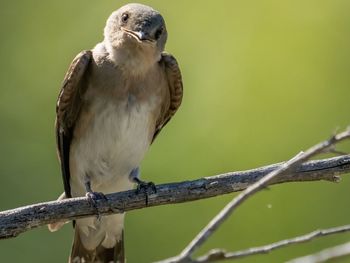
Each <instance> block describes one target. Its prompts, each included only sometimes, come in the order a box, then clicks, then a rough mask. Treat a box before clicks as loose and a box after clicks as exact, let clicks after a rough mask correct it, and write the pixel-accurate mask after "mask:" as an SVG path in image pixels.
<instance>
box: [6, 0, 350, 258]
mask: <svg viewBox="0 0 350 263" xmlns="http://www.w3.org/2000/svg"><path fill="white" fill-rule="evenodd" d="M125 3H126V2H125V1H111V0H106V1H86V0H85V1H83V0H75V1H68V0H62V1H39V0H29V1H19V0H13V1H4V0H1V1H0V34H1V41H0V58H1V60H0V122H1V129H0V147H1V148H0V176H1V177H0V180H1V181H0V182H1V191H0V210H6V209H11V208H14V207H18V206H22V205H25V204H31V203H36V202H41V201H46V200H53V199H55V198H56V197H57V196H58V195H59V194H60V193H61V192H62V190H63V186H62V182H61V175H60V170H59V166H58V162H57V159H56V152H55V138H54V128H53V123H54V118H55V102H56V98H57V94H58V91H59V89H60V84H61V81H62V79H63V76H64V74H65V71H66V70H67V67H68V65H69V63H70V62H71V60H72V59H73V57H74V56H75V55H76V54H77V53H78V52H80V51H81V50H83V49H89V48H92V47H93V46H94V45H95V44H96V43H97V42H99V41H101V40H102V32H103V27H104V23H105V20H106V19H107V17H108V16H109V14H110V13H111V12H112V11H113V10H115V9H117V8H118V7H120V6H121V5H123V4H125ZM143 3H144V4H148V5H151V6H152V7H154V8H155V9H157V10H159V11H160V12H161V13H162V14H163V16H164V18H165V20H166V22H167V28H168V32H169V38H168V44H167V51H169V52H170V53H172V54H174V55H175V57H176V58H177V59H178V61H179V64H180V66H181V69H182V73H183V81H184V89H185V95H184V100H183V105H182V107H181V108H180V110H179V112H178V113H177V114H176V116H175V118H174V119H173V120H172V121H171V122H170V123H169V124H168V126H167V127H166V128H165V129H164V130H163V132H162V133H161V135H160V136H159V137H158V139H157V141H156V142H155V143H154V144H153V145H152V147H151V150H150V151H149V153H148V154H147V157H146V159H145V160H144V162H143V165H142V174H143V178H144V179H145V180H150V181H153V182H155V183H165V182H173V181H182V180H187V179H194V178H199V177H203V176H209V175H214V174H218V173H222V172H227V171H234V170H245V169H250V168H255V167H258V166H261V165H265V164H269V163H275V162H280V161H283V160H286V159H288V158H290V157H292V156H293V155H295V154H296V153H297V152H299V151H301V150H304V149H306V148H307V147H309V146H311V145H313V144H315V143H317V142H319V141H320V140H323V139H325V138H328V136H329V135H330V134H331V133H332V132H333V131H334V130H335V129H336V128H337V127H341V128H344V127H346V126H347V125H349V124H350V118H349V116H350V103H349V101H350V88H349V84H350V74H349V68H350V49H349V47H350V16H349V10H350V1H347V0H328V1H326V0H322V1H317V0H309V1H301V0H286V1H278V0H265V1H260V0H248V1H243V0H235V1H229V0H226V1H225V0H217V1H207V2H205V1H184V0H179V1H160V0H154V1H143ZM342 148H343V150H349V149H350V147H349V144H345V145H342ZM349 183H350V180H349V179H348V178H346V176H345V177H344V179H343V180H342V181H341V183H340V184H330V183H326V182H314V183H300V184H285V185H279V186H273V187H271V188H270V189H269V190H265V191H263V192H261V193H259V194H257V195H256V196H255V197H253V198H252V199H251V200H249V201H248V202H247V203H246V204H244V205H243V206H242V207H240V208H239V209H238V210H237V212H236V214H235V215H234V216H233V217H232V218H231V219H230V220H229V221H228V222H226V223H225V224H224V225H223V227H222V228H221V229H220V230H219V231H218V232H217V233H216V234H215V235H214V236H213V237H212V238H211V239H210V241H209V242H208V243H207V244H205V246H204V247H203V249H202V250H201V252H202V253H203V252H205V251H207V250H208V249H209V248H216V247H220V248H225V249H227V250H235V249H242V248H246V247H249V246H255V245H262V244H265V243H268V242H273V241H277V240H280V239H283V238H287V237H291V236H295V235H299V234H302V233H305V232H308V231H311V230H314V229H316V228H321V227H331V226H336V225H340V224H346V223H349V220H350V210H349V209H348V201H347V200H348V198H349V197H350V195H349V191H348V187H349ZM230 198H232V195H227V196H223V197H218V198H213V199H210V200H203V201H198V202H193V203H187V204H181V205H172V206H163V207H156V208H150V209H143V210H138V211H133V212H130V213H128V214H127V217H126V231H125V234H126V250H127V257H128V262H131V263H133V262H140V263H143V262H151V261H154V260H157V259H162V258H165V257H169V256H172V255H175V254H176V253H178V252H179V251H180V250H181V249H182V248H183V247H184V246H185V245H186V244H187V243H188V242H189V241H190V240H191V238H193V237H194V235H195V234H196V233H197V232H198V231H199V230H200V229H201V228H202V227H203V226H204V225H205V224H206V223H207V222H208V220H209V219H210V218H212V217H213V216H214V215H215V214H216V213H217V212H218V211H219V210H220V209H221V208H222V207H223V206H224V204H225V203H226V202H227V201H228V200H230ZM349 238H350V234H342V235H338V236H336V237H335V236H333V237H327V238H323V239H320V240H316V241H314V242H312V243H309V244H303V245H296V246H293V247H289V248H286V249H282V250H278V251H275V252H272V253H271V254H269V255H261V256H254V257H250V258H247V259H243V260H239V261H237V262H283V261H284V260H287V259H290V258H292V257H296V256H301V255H304V254H307V253H312V252H315V251H318V250H320V249H322V248H325V247H328V246H332V245H335V244H339V243H341V242H344V241H346V240H349ZM71 239H72V229H71V226H70V225H67V226H65V227H64V228H63V229H62V230H60V231H58V232H56V233H54V234H52V233H49V232H48V231H47V229H46V228H40V229H36V230H33V231H29V232H26V233H24V234H22V235H20V236H19V237H17V238H15V239H11V240H2V241H1V242H0V257H1V259H0V261H1V262H51V263H61V262H65V261H66V260H67V257H68V254H69V250H70V245H71ZM344 262H346V260H344Z"/></svg>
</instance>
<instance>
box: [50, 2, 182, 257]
mask: <svg viewBox="0 0 350 263" xmlns="http://www.w3.org/2000/svg"><path fill="white" fill-rule="evenodd" d="M167 36H168V33H167V29H166V25H165V21H164V18H163V17H162V15H161V14H160V13H159V12H158V11H156V10H155V9H153V8H151V7H149V6H146V5H142V4H136V3H135V4H127V5H125V6H122V7H120V8H119V9H117V10H116V11H114V12H113V13H112V14H111V15H110V16H109V18H108V19H107V22H106V26H105V28H104V38H103V40H102V41H101V42H100V43H98V44H97V45H96V46H95V47H94V48H92V49H91V50H84V51H82V52H80V53H79V54H78V55H77V56H76V57H75V58H74V59H73V61H72V63H71V65H70V67H69V69H68V71H67V73H66V75H65V77H64V80H63V84H62V88H61V91H60V93H59V96H58V100H57V104H56V121H55V130H56V140H57V152H58V157H59V160H60V164H61V171H62V177H63V185H64V193H63V194H62V195H61V196H60V197H59V199H60V200H61V199H65V198H71V197H79V196H88V198H89V200H91V204H92V205H93V204H94V203H95V201H96V200H98V198H101V196H102V197H103V196H104V194H108V193H113V192H120V191H126V190H131V189H133V187H134V185H135V183H136V184H137V186H138V187H144V186H146V187H147V186H150V185H152V183H147V182H145V181H143V180H141V179H140V168H139V167H140V165H141V162H142V160H143V158H144V156H145V154H146V152H147V150H148V149H149V147H150V145H151V144H152V143H153V141H154V140H155V138H156V137H157V135H158V134H159V132H160V131H161V130H162V128H163V127H164V126H165V125H166V124H167V123H168V122H169V120H170V119H171V118H172V117H173V115H174V114H175V112H176V111H177V110H178V108H179V107H180V104H181V102H182V97H183V84H182V77H181V72H180V68H179V66H178V63H177V60H176V59H175V58H174V56H172V55H171V54H169V53H167V52H165V51H164V49H165V44H166V41H167ZM64 223H66V222H57V223H53V224H50V225H49V226H48V227H49V230H50V231H56V230H58V229H59V228H61V227H62V225H63V224H64ZM73 225H74V231H75V234H74V240H73V245H72V249H71V254H70V257H69V260H68V262H69V263H83V262H84V263H90V262H91V263H97V262H99V263H104V262H108V263H111V262H118V263H122V262H125V252H124V234H123V233H124V226H123V225H124V214H114V215H103V216H97V217H96V216H94V217H87V218H82V219H76V220H75V221H74V224H73Z"/></svg>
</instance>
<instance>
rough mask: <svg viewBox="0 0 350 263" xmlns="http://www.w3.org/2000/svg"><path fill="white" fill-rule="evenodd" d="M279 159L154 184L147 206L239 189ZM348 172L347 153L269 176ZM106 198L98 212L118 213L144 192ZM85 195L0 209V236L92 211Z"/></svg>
mask: <svg viewBox="0 0 350 263" xmlns="http://www.w3.org/2000/svg"><path fill="white" fill-rule="evenodd" d="M282 165H283V163H279V164H273V165H269V166H264V167H261V168H257V169H253V170H249V171H243V172H231V173H226V174H220V175H216V176H212V177H205V178H201V179H197V180H193V181H185V182H181V183H171V184H163V185H157V192H156V193H154V194H150V195H149V196H148V199H149V200H148V206H158V205H165V204H175V203H182V202H189V201H194V200H200V199H203V198H209V197H213V196H218V195H223V194H228V193H232V192H237V191H242V190H244V189H245V188H247V187H248V186H249V185H251V184H253V183H254V182H256V181H257V180H259V179H260V178H262V177H264V176H265V175H267V174H268V173H270V172H271V171H274V170H276V169H279V168H280V167H281V166H282ZM349 172H350V155H345V156H340V157H334V158H329V159H323V160H316V161H310V162H307V163H304V164H302V165H300V166H299V167H298V168H297V169H296V170H295V171H290V172H288V173H286V174H283V175H281V176H279V177H277V178H275V179H274V180H273V182H272V183H273V184H278V183H285V182H303V181H317V180H325V181H331V182H337V181H338V180H339V177H338V175H340V174H345V173H349ZM106 197H107V200H108V202H103V200H102V201H98V202H97V205H98V209H99V211H100V213H101V214H103V215H107V214H112V213H118V212H119V213H120V212H123V211H130V210H135V209H140V208H145V207H147V206H146V202H145V196H144V195H142V194H139V195H137V194H136V193H135V191H127V192H120V193H114V194H108V195H106ZM95 213H96V210H95V209H94V208H92V207H91V206H90V204H89V202H88V200H87V198H86V197H79V198H71V199H66V200H62V201H52V202H46V203H40V204H34V205H29V206H25V207H19V208H16V209H12V210H8V211H3V212H0V238H9V237H15V236H17V235H19V234H21V233H23V232H25V231H27V230H30V229H33V228H36V227H39V226H43V225H46V224H49V223H55V222H58V221H66V220H73V219H77V218H82V217H88V216H91V215H94V214H95Z"/></svg>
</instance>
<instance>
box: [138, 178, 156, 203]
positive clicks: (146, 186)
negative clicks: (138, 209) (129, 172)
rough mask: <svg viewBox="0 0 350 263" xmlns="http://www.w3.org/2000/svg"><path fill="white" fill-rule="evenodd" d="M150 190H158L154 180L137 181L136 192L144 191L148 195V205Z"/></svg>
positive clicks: (154, 191)
mask: <svg viewBox="0 0 350 263" xmlns="http://www.w3.org/2000/svg"><path fill="white" fill-rule="evenodd" d="M150 192H151V193H152V192H153V193H156V192H157V187H156V185H155V184H154V183H153V182H145V181H141V180H138V181H137V187H136V194H140V193H144V194H145V195H146V205H148V194H149V193H150Z"/></svg>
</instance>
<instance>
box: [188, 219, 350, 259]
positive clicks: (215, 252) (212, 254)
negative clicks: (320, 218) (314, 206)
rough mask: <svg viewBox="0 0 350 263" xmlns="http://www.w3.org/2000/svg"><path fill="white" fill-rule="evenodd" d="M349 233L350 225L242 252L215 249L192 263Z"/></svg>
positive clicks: (250, 253) (231, 257) (253, 252)
mask: <svg viewBox="0 0 350 263" xmlns="http://www.w3.org/2000/svg"><path fill="white" fill-rule="evenodd" d="M349 231H350V225H345V226H340V227H333V228H328V229H319V230H315V231H313V232H311V233H308V234H305V235H302V236H297V237H294V238H290V239H285V240H281V241H278V242H275V243H272V244H268V245H265V246H260V247H252V248H249V249H246V250H241V251H236V252H225V251H223V250H221V249H214V250H211V251H209V253H207V254H206V255H204V256H201V257H199V258H197V259H195V260H193V261H192V262H193V263H207V262H215V261H219V260H227V259H237V258H243V257H247V256H252V255H256V254H267V253H269V252H271V251H272V250H275V249H277V248H281V247H285V246H289V245H292V244H298V243H304V242H308V241H311V240H312V239H314V238H317V237H324V236H329V235H334V234H338V233H344V232H349ZM290 263H292V262H290ZM293 263H296V262H293ZM298 263H301V262H298Z"/></svg>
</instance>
